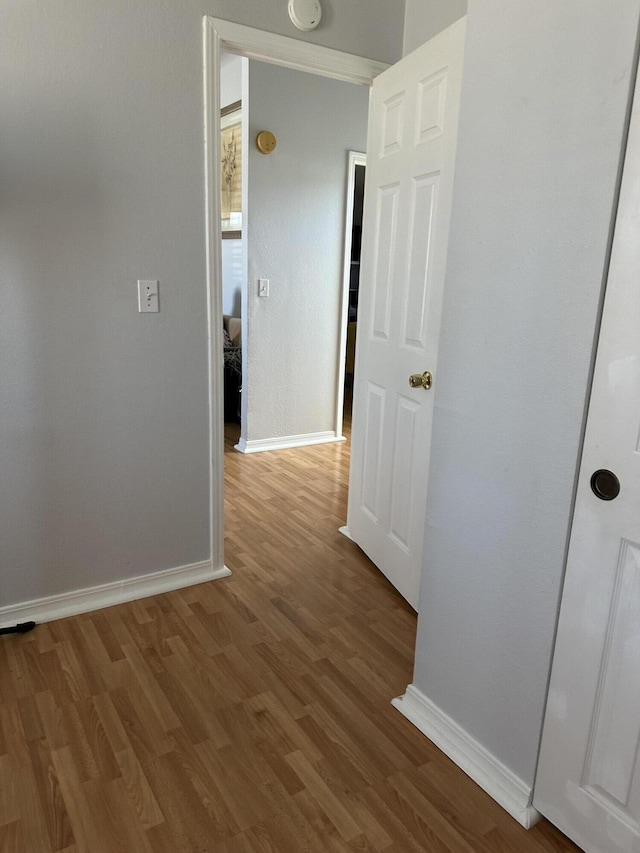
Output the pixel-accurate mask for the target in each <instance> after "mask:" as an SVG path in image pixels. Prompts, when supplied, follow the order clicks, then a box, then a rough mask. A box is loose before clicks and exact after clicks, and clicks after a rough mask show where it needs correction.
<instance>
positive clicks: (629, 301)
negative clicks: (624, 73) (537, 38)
mask: <svg viewBox="0 0 640 853" xmlns="http://www.w3.org/2000/svg"><path fill="white" fill-rule="evenodd" d="M639 753H640V95H639V94H638V89H636V97H635V102H634V106H633V110H632V118H631V126H630V131H629V138H628V143H627V153H626V158H625V164H624V171H623V177H622V186H621V195H620V201H619V205H618V215H617V220H616V226H615V232H614V239H613V247H612V256H611V264H610V268H609V277H608V282H607V290H606V298H605V304H604V313H603V320H602V327H601V331H600V338H599V343H598V353H597V359H596V368H595V375H594V380H593V388H592V393H591V401H590V405H589V414H588V419H587V429H586V435H585V442H584V450H583V456H582V462H581V467H580V476H579V480H578V491H577V497H576V510H575V515H574V521H573V526H572V532H571V541H570V545H569V556H568V563H567V573H566V578H565V585H564V590H563V595H562V605H561V610H560V621H559V625H558V636H557V641H556V648H555V653H554V659H553V668H552V675H551V685H550V691H549V698H548V702H547V710H546V715H545V722H544V731H543V738H542V747H541V753H540V762H539V767H538V774H537V777H536V785H535V794H534V804H535V806H536V808H538V809H539V810H540V811H541V812H542V813H543V814H544V815H546V816H547V817H548V818H549V819H550V820H551V821H553V823H555V824H556V825H557V826H558V827H560V829H562V831H563V832H565V833H566V834H567V835H569V836H570V837H571V838H573V839H574V840H575V841H576V843H577V844H579V845H580V846H581V847H582V848H583V849H584V850H587V851H589V853H596V851H597V853H640V757H639Z"/></svg>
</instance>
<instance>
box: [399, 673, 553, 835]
mask: <svg viewBox="0 0 640 853" xmlns="http://www.w3.org/2000/svg"><path fill="white" fill-rule="evenodd" d="M391 704H392V705H393V707H394V708H397V710H398V711H400V713H401V714H403V715H404V716H405V717H406V718H407V719H408V720H410V722H412V723H413V725H414V726H416V728H418V729H419V730H420V731H421V732H422V734H424V735H426V736H427V737H428V738H429V740H431V741H433V743H435V745H436V746H437V747H438V748H439V749H441V750H442V752H444V754H445V755H447V756H448V757H449V758H450V759H451V760H452V761H454V762H455V763H456V764H457V765H458V767H460V769H461V770H464V772H465V773H466V774H467V776H470V777H471V778H472V779H473V781H474V782H476V783H477V784H478V785H480V787H481V788H483V789H484V790H485V791H486V792H487V794H489V796H491V797H493V799H494V800H495V801H496V802H497V803H499V804H500V805H501V806H502V808H503V809H506V811H508V812H509V814H510V815H511V816H512V817H513V818H515V819H516V820H517V821H518V823H521V824H522V826H524V827H525V829H530V828H531V827H532V826H533V825H534V824H536V823H537V822H538V821H539V820H540V818H541V815H540V812H538V811H537V810H536V809H535V808H534V807H533V805H532V802H531V800H532V796H533V789H532V788H531V786H529V785H526V784H525V783H524V782H523V781H522V779H519V778H518V777H517V776H516V775H515V774H514V773H512V772H511V770H509V768H508V767H505V765H504V764H502V762H501V761H499V760H498V759H497V758H496V757H495V755H493V754H492V753H491V752H489V751H488V750H487V749H485V747H484V746H482V744H480V743H478V741H477V740H475V738H473V737H471V735H470V734H469V733H468V732H466V731H465V730H464V729H463V728H461V726H459V725H458V724H457V723H456V722H455V721H454V720H452V719H451V717H449V716H448V715H447V714H445V713H444V712H443V711H441V710H440V709H439V708H438V707H437V706H436V705H434V704H433V702H432V701H431V700H430V699H427V697H426V696H425V695H424V693H422V692H421V691H420V690H418V689H417V687H414V685H413V684H410V685H409V686H408V687H407V692H406V693H405V694H404V696H399V697H398V698H397V699H393V701H392V702H391Z"/></svg>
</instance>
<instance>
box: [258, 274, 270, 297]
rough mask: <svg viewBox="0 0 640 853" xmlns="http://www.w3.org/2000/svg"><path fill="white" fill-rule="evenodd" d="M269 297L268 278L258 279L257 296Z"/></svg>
mask: <svg viewBox="0 0 640 853" xmlns="http://www.w3.org/2000/svg"><path fill="white" fill-rule="evenodd" d="M268 295H269V279H268V278H259V279H258V296H268Z"/></svg>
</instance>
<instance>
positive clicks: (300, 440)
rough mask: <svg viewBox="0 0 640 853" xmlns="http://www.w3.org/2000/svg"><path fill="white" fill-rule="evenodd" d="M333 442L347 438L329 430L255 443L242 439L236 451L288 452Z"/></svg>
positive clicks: (264, 439)
mask: <svg viewBox="0 0 640 853" xmlns="http://www.w3.org/2000/svg"><path fill="white" fill-rule="evenodd" d="M333 441H345V437H344V436H343V435H336V434H335V432H333V431H331V430H327V431H326V432H307V433H303V434H302V435H283V436H281V437H280V438H260V439H256V440H255V441H243V440H242V439H240V441H239V442H238V444H236V446H235V449H236V450H237V451H239V452H240V453H261V452H262V451H263V450H287V449H288V448H290V447H307V446H308V445H311V444H329V443H330V442H333Z"/></svg>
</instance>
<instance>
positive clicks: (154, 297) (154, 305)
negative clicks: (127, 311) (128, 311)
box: [138, 280, 160, 314]
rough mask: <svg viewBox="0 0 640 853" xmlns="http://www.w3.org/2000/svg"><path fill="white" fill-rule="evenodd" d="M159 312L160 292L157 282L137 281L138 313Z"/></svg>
mask: <svg viewBox="0 0 640 853" xmlns="http://www.w3.org/2000/svg"><path fill="white" fill-rule="evenodd" d="M159 310H160V292H159V284H158V282H157V281H143V280H138V311H139V312H140V313H145V314H146V313H148V312H149V313H152V314H156V313H157V312H158V311H159Z"/></svg>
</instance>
